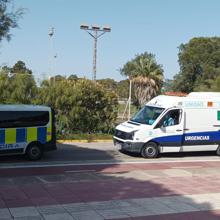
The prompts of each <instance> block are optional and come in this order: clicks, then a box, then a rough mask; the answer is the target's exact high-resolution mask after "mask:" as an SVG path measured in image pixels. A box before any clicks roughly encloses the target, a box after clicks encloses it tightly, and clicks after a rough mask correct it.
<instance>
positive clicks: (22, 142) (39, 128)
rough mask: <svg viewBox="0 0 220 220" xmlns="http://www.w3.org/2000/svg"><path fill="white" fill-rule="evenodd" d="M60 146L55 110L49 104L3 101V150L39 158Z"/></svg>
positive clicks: (0, 144)
mask: <svg viewBox="0 0 220 220" xmlns="http://www.w3.org/2000/svg"><path fill="white" fill-rule="evenodd" d="M55 149H56V130H55V116H54V111H53V110H52V109H51V108H49V107H46V106H36V105H0V154H1V155H6V154H7V155H8V154H25V155H26V156H27V158H28V159H30V160H38V159H40V158H41V157H42V155H43V152H45V151H50V150H55Z"/></svg>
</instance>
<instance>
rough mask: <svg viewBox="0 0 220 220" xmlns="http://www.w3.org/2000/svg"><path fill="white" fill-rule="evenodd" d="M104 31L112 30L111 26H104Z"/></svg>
mask: <svg viewBox="0 0 220 220" xmlns="http://www.w3.org/2000/svg"><path fill="white" fill-rule="evenodd" d="M103 31H105V32H110V31H111V27H109V26H104V27H103Z"/></svg>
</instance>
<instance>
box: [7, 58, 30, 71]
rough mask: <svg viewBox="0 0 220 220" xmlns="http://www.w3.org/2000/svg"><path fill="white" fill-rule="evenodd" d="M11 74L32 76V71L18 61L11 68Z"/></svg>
mask: <svg viewBox="0 0 220 220" xmlns="http://www.w3.org/2000/svg"><path fill="white" fill-rule="evenodd" d="M11 73H22V74H32V71H31V70H30V69H28V68H27V67H26V64H25V63H24V62H23V61H21V60H19V61H17V63H15V65H14V66H13V67H12V68H11Z"/></svg>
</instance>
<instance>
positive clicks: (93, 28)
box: [80, 24, 111, 82]
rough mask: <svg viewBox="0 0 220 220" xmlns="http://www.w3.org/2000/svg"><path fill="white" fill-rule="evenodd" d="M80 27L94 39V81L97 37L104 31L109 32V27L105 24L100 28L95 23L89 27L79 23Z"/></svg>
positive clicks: (94, 79)
mask: <svg viewBox="0 0 220 220" xmlns="http://www.w3.org/2000/svg"><path fill="white" fill-rule="evenodd" d="M80 29H82V30H85V31H86V32H87V33H88V34H89V35H90V36H91V37H92V38H93V39H94V52H93V76H92V79H93V81H94V82H96V61H97V41H98V38H100V37H101V36H102V35H103V34H105V33H106V32H110V31H111V28H110V27H107V26H105V27H103V28H100V27H99V26H97V25H92V26H91V27H89V26H88V25H86V24H82V25H80Z"/></svg>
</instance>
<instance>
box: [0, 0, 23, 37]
mask: <svg viewBox="0 0 220 220" xmlns="http://www.w3.org/2000/svg"><path fill="white" fill-rule="evenodd" d="M11 2H12V0H0V41H2V40H3V39H4V38H5V39H7V40H8V41H9V40H10V39H11V33H10V30H11V29H13V28H17V27H18V20H19V19H20V18H21V17H22V15H23V14H24V9H21V8H19V9H17V10H15V11H9V6H10V3H11Z"/></svg>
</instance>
